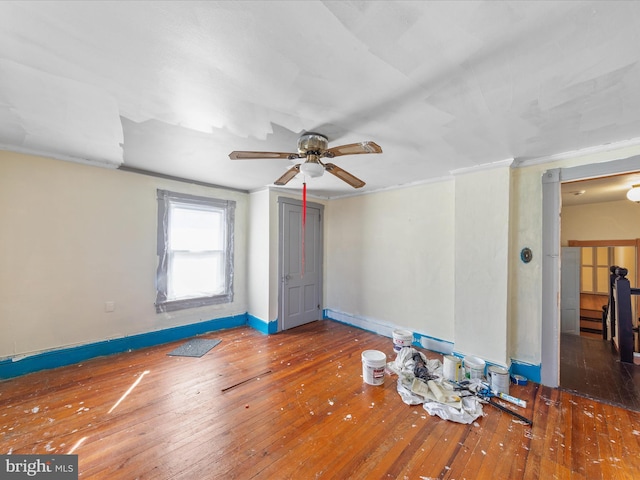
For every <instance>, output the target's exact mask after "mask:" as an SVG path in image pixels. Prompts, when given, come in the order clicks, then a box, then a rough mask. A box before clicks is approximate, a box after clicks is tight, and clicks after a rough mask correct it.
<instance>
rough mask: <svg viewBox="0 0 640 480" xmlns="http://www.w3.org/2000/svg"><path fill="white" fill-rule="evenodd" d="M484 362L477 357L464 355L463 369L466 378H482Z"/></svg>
mask: <svg viewBox="0 0 640 480" xmlns="http://www.w3.org/2000/svg"><path fill="white" fill-rule="evenodd" d="M485 366H486V362H485V361H484V360H482V359H481V358H478V357H473V356H471V355H467V356H466V357H464V371H465V375H466V377H467V378H469V379H472V378H480V379H481V378H482V377H484V367H485Z"/></svg>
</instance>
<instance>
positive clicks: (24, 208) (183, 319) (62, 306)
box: [0, 152, 248, 358]
mask: <svg viewBox="0 0 640 480" xmlns="http://www.w3.org/2000/svg"><path fill="white" fill-rule="evenodd" d="M157 188H163V189H168V190H173V191H177V192H184V193H190V194H194V195H203V196H210V197H214V198H224V199H231V200H235V201H236V202H237V203H236V228H235V235H234V236H235V249H236V255H235V265H234V272H235V273H234V286H235V297H234V302H233V303H232V304H227V305H215V306H210V307H204V308H197V309H189V310H184V311H179V312H172V313H164V314H156V312H155V307H154V301H155V295H156V291H155V283H154V279H155V272H156V267H157V256H156V235H157V203H156V189H157ZM247 215H248V195H246V194H243V193H237V192H233V191H229V190H223V189H212V188H207V187H203V186H197V185H193V184H188V183H181V182H176V181H170V180H164V179H160V178H155V177H149V176H143V175H138V174H134V173H127V172H123V171H118V170H111V169H105V168H98V167H93V166H87V165H80V164H75V163H70V162H64V161H60V160H52V159H45V158H39V157H33V156H27V155H20V154H15V153H9V152H0V219H1V220H2V228H1V229H0V330H1V332H2V334H1V335H0V358H1V357H7V356H14V355H25V354H30V353H33V352H38V351H42V350H49V349H55V348H61V347H66V346H72V345H77V344H84V343H90V342H95V341H101V340H105V339H111V338H119V337H124V336H128V335H134V334H138V333H143V332H149V331H154V330H160V329H164V328H168V327H174V326H179V325H185V324H190V323H195V322H199V321H206V320H210V319H214V318H221V317H226V316H230V315H236V314H244V313H246V312H247V293H246V291H247V286H246V279H247V264H246V258H247V255H246V250H247V245H246V242H247V227H248V221H247ZM107 301H113V302H115V311H114V312H111V313H107V312H105V302H107Z"/></svg>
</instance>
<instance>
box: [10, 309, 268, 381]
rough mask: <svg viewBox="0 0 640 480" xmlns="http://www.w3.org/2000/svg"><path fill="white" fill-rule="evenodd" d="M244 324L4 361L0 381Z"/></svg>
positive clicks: (221, 321) (197, 327) (237, 320)
mask: <svg viewBox="0 0 640 480" xmlns="http://www.w3.org/2000/svg"><path fill="white" fill-rule="evenodd" d="M247 324H249V320H248V314H246V313H245V314H242V315H233V316H231V317H224V318H216V319H214V320H208V321H205V322H199V323H193V324H190V325H183V326H180V327H173V328H167V329H164V330H157V331H155V332H148V333H142V334H139V335H132V336H130V337H124V338H115V339H112V340H105V341H102V342H96V343H90V344H87V345H79V346H75V347H69V348H62V349H59V350H51V351H48V352H42V353H37V354H34V355H29V356H27V357H17V358H7V359H3V360H0V379H6V378H13V377H17V376H19V375H25V374H27V373H31V372H37V371H39V370H47V369H50V368H57V367H62V366H65V365H71V364H74V363H78V362H82V361H84V360H87V359H89V358H94V357H102V356H105V355H112V354H114V353H121V352H126V351H129V350H136V349H139V348H144V347H151V346H153V345H160V344H163V343H169V342H174V341H176V340H181V339H183V338H190V337H194V336H196V335H201V334H203V333H208V332H213V331H215V330H223V329H226V328H233V327H239V326H242V325H247ZM254 328H255V327H254ZM258 330H259V329H258ZM260 331H262V330H260ZM269 333H271V332H269Z"/></svg>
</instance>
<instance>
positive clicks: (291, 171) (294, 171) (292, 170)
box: [273, 163, 300, 185]
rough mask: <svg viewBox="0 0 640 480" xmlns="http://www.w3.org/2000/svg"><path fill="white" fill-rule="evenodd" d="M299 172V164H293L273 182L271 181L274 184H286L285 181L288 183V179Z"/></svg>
mask: <svg viewBox="0 0 640 480" xmlns="http://www.w3.org/2000/svg"><path fill="white" fill-rule="evenodd" d="M299 173H300V164H299V163H298V164H297V165H294V166H293V167H291V168H290V169H289V170H287V171H286V172H284V175H282V176H281V177H280V178H279V179H277V180H276V181H275V182H273V183H274V184H275V185H286V184H287V183H289V181H290V180H291V179H292V178H293V177H295V176H296V175H297V174H299Z"/></svg>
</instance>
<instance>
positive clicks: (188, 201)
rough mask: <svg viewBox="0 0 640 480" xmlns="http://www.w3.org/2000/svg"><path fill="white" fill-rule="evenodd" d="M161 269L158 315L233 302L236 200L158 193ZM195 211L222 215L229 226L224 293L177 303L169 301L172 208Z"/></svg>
mask: <svg viewBox="0 0 640 480" xmlns="http://www.w3.org/2000/svg"><path fill="white" fill-rule="evenodd" d="M157 193H158V238H157V245H158V247H157V254H158V269H157V275H156V291H157V294H156V303H155V306H156V312H157V313H162V312H172V311H176V310H182V309H186V308H196V307H203V306H207V305H216V304H221V303H231V302H233V244H234V242H233V227H234V223H235V206H236V202H235V201H233V200H220V199H215V198H209V197H201V196H196V195H190V194H186V193H177V192H171V191H169V190H160V189H158V191H157ZM176 205H179V206H181V207H186V208H193V209H194V210H203V209H204V210H217V211H220V212H222V213H223V215H224V219H225V221H224V222H223V223H224V224H225V226H226V232H224V243H225V245H224V261H223V263H224V291H223V293H221V294H217V295H212V296H206V297H190V298H184V299H178V300H170V299H168V288H167V286H168V284H169V282H168V280H169V278H168V275H169V271H170V265H169V263H170V258H171V253H172V252H171V246H170V245H169V243H170V242H169V231H170V228H171V218H170V217H171V215H170V211H171V207H172V206H176Z"/></svg>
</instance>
